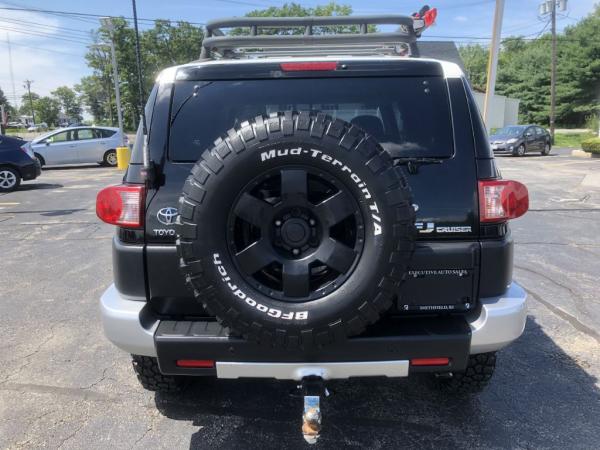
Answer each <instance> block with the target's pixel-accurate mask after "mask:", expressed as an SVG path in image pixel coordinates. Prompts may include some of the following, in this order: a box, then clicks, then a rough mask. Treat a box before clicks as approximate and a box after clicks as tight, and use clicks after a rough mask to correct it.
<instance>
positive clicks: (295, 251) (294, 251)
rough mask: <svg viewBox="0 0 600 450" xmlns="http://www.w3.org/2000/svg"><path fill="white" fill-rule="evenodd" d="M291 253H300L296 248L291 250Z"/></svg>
mask: <svg viewBox="0 0 600 450" xmlns="http://www.w3.org/2000/svg"><path fill="white" fill-rule="evenodd" d="M292 253H293V254H294V255H299V254H300V250H298V249H297V248H295V249H294V250H292Z"/></svg>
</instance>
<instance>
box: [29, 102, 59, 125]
mask: <svg viewBox="0 0 600 450" xmlns="http://www.w3.org/2000/svg"><path fill="white" fill-rule="evenodd" d="M33 106H34V109H35V118H36V120H37V121H38V123H41V122H45V123H47V124H48V126H57V125H58V115H59V114H60V102H59V101H58V100H57V99H55V98H52V97H47V96H46V97H41V98H38V99H37V100H36V101H35V102H34V104H33Z"/></svg>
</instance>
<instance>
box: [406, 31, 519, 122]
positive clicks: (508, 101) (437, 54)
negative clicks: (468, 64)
mask: <svg viewBox="0 0 600 450" xmlns="http://www.w3.org/2000/svg"><path fill="white" fill-rule="evenodd" d="M417 47H418V49H419V56H421V57H422V58H434V59H441V60H444V61H450V62H453V63H456V64H458V65H459V66H460V67H461V69H462V70H463V72H464V73H467V71H466V70H465V66H464V64H463V60H462V58H461V57H460V53H458V49H457V48H456V45H455V44H454V42H452V41H419V42H418V43H417ZM474 94H475V101H476V102H477V106H478V107H479V111H481V112H482V115H483V101H484V97H485V93H484V92H477V91H475V92H474ZM519 102H520V100H519V99H516V98H510V97H505V96H504V95H494V96H493V97H492V101H491V109H490V124H489V128H502V127H505V126H507V125H517V124H518V123H519Z"/></svg>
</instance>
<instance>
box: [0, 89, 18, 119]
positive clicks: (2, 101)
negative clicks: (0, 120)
mask: <svg viewBox="0 0 600 450" xmlns="http://www.w3.org/2000/svg"><path fill="white" fill-rule="evenodd" d="M0 105H4V112H5V113H6V114H8V118H9V120H12V119H11V118H13V117H15V116H16V113H17V111H16V110H15V108H14V107H13V106H12V105H11V104H10V102H9V101H8V99H7V98H6V95H5V94H4V91H3V90H2V88H0Z"/></svg>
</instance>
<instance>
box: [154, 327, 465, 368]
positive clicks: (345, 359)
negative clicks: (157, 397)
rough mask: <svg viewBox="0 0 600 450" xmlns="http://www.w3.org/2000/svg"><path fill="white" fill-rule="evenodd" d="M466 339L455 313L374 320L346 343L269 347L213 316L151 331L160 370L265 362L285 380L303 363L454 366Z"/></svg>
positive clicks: (316, 365)
mask: <svg viewBox="0 0 600 450" xmlns="http://www.w3.org/2000/svg"><path fill="white" fill-rule="evenodd" d="M470 343H471V331H470V327H469V324H468V323H467V321H466V320H465V319H464V318H462V317H458V316H457V317H452V316H448V317H440V318H418V319H415V318H410V319H409V318H407V319H394V320H389V321H388V322H386V323H385V326H382V324H381V323H378V324H377V327H374V329H373V332H372V333H369V331H367V333H365V334H363V335H361V336H357V337H353V338H350V339H348V340H347V341H346V342H343V343H339V344H332V345H328V346H325V347H322V348H320V347H313V348H305V349H302V348H299V349H280V348H270V347H267V346H264V345H258V344H256V343H254V342H251V341H248V340H246V339H244V338H242V337H239V336H233V335H230V334H229V330H228V329H226V328H223V327H221V326H220V325H219V324H218V323H217V322H214V321H161V322H160V325H159V326H158V328H157V330H156V333H155V334H154V344H155V347H156V351H157V355H158V361H159V365H160V369H161V372H163V373H164V374H171V375H213V376H214V375H218V376H220V377H223V378H237V377H265V376H267V375H268V373H269V369H268V367H267V366H271V367H272V369H271V373H272V374H273V375H272V376H271V377H272V378H278V377H279V378H284V379H293V378H294V374H295V373H296V372H297V371H298V370H304V369H305V368H309V370H312V369H314V370H320V369H322V370H323V371H324V372H326V371H327V370H328V366H329V368H330V370H331V371H330V372H329V373H331V375H330V376H331V377H332V378H345V377H347V376H369V374H370V376H374V375H382V376H403V375H401V374H400V373H401V372H402V373H403V371H404V368H405V367H406V368H408V361H409V360H410V359H413V358H426V357H448V358H450V365H448V366H443V367H440V366H429V367H427V366H425V367H411V368H410V371H411V372H423V371H451V370H452V371H455V370H461V369H464V368H465V367H466V365H467V359H468V356H469V347H470ZM184 359H187V360H189V359H201V360H207V359H208V360H214V361H216V369H206V368H188V367H178V366H177V364H176V362H177V360H184ZM359 362H360V363H369V362H372V363H373V366H377V365H378V364H379V365H380V366H379V368H377V369H375V368H374V369H373V370H370V371H369V370H367V371H366V372H365V370H366V368H365V367H364V366H362V364H356V363H359ZM226 363H236V364H226ZM244 363H248V364H246V365H244ZM268 363H272V364H268ZM286 363H288V364H286ZM291 363H293V364H291ZM307 363H308V364H307ZM313 363H314V364H313ZM319 363H321V364H319ZM335 363H354V364H348V365H347V366H346V368H345V369H346V370H345V371H344V368H343V367H340V366H335ZM276 366H277V367H276ZM399 368H402V370H399ZM276 369H277V370H276ZM219 372H221V374H219ZM344 374H345V375H346V376H343V375H344ZM394 374H395V375H394Z"/></svg>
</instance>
